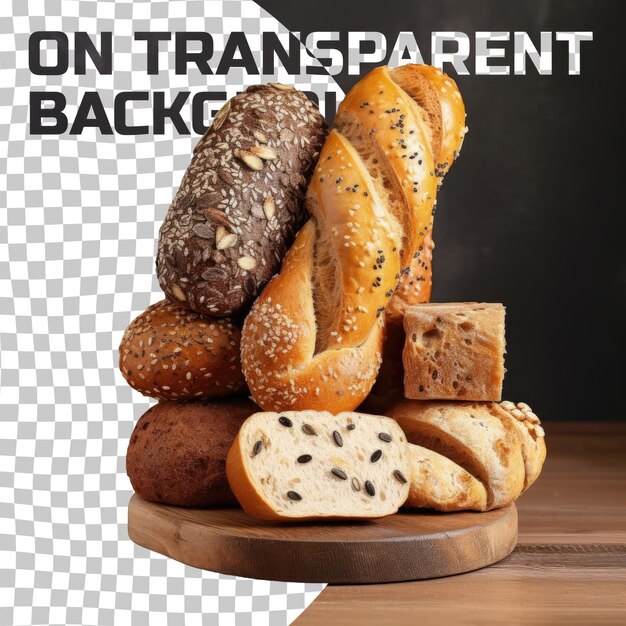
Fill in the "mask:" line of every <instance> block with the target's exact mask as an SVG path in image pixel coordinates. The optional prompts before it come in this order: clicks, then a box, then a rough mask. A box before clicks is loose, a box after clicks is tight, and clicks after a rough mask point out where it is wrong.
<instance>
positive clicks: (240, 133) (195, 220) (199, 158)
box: [156, 83, 326, 317]
mask: <svg viewBox="0 0 626 626" xmlns="http://www.w3.org/2000/svg"><path fill="white" fill-rule="evenodd" d="M325 137H326V125H325V123H324V120H323V118H322V116H321V114H320V112H319V110H318V109H317V108H316V107H315V106H314V105H313V104H312V103H311V102H310V101H309V99H308V98H307V96H306V95H305V94H304V93H302V92H300V91H297V90H295V89H293V88H292V87H287V86H285V85H280V84H277V83H274V84H269V85H256V86H253V87H249V88H248V89H247V90H246V91H245V92H244V93H242V94H239V95H237V96H235V97H234V98H232V99H231V100H229V101H228V102H227V103H226V104H225V105H224V106H223V107H222V109H221V110H220V111H219V112H218V114H217V115H216V116H215V119H214V120H213V124H212V126H211V127H210V128H209V129H208V130H207V132H206V133H205V134H204V136H203V137H202V138H201V139H200V141H199V142H198V144H197V145H196V147H195V150H194V154H193V157H192V160H191V163H190V165H189V167H188V168H187V171H186V172H185V175H184V176H183V179H182V181H181V184H180V188H179V190H178V193H177V194H176V196H175V197H174V200H173V202H172V204H171V206H170V208H169V210H168V212H167V215H166V216H165V219H164V221H163V225H162V226H161V229H160V232H159V242H158V251H157V261H156V271H157V277H158V279H159V284H160V285H161V288H162V289H163V291H164V292H165V294H166V296H167V297H168V298H169V299H170V300H172V301H173V302H177V303H179V304H183V305H184V306H185V307H187V308H189V309H192V310H194V311H197V312H199V313H205V314H208V315H212V316H215V317H226V316H230V315H235V314H245V313H246V312H247V311H248V309H249V308H250V305H251V304H252V301H253V300H254V298H255V297H256V295H257V294H258V293H259V291H260V290H261V289H262V287H263V285H265V283H266V282H267V281H268V280H269V279H270V277H271V276H272V275H273V274H274V273H275V272H276V270H277V269H278V267H279V266H280V263H281V262H282V260H283V257H284V254H285V252H286V250H287V249H288V248H289V246H290V245H291V244H292V243H293V240H294V237H295V234H296V232H297V230H298V229H299V228H300V227H301V226H302V224H303V223H304V221H305V219H306V211H305V210H304V207H303V199H304V194H305V191H306V186H307V183H308V180H309V178H310V176H311V174H312V172H313V168H314V166H315V163H316V161H317V158H318V156H319V152H320V149H321V147H322V143H323V141H324V138H325Z"/></svg>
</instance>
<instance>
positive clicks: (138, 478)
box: [126, 398, 258, 506]
mask: <svg viewBox="0 0 626 626" xmlns="http://www.w3.org/2000/svg"><path fill="white" fill-rule="evenodd" d="M256 411H258V407H257V406H256V405H255V404H253V403H252V402H250V400H247V399H246V398H233V399H229V400H217V401H213V402H206V401H205V402H161V403H159V404H157V405H156V406H153V407H152V408H151V409H149V410H148V411H147V412H146V413H144V415H143V416H142V417H141V418H140V419H139V421H138V422H137V425H136V426H135V429H134V431H133V433H132V435H131V437H130V442H129V444H128V452H127V454H126V473H127V474H128V477H129V478H130V482H131V484H132V486H133V489H134V490H135V491H136V492H137V493H138V494H139V495H140V496H142V497H143V498H145V499H146V500H151V501H152V502H162V503H164V504H173V505H177V506H224V505H233V504H236V500H235V497H234V496H233V494H232V492H231V490H230V487H229V486H228V481H227V479H226V455H227V454H228V450H229V448H230V446H231V444H232V443H233V441H234V439H235V436H236V435H237V432H238V431H239V427H240V426H241V424H243V422H244V421H245V420H246V419H247V418H248V417H249V416H250V415H252V414H253V413H254V412H256Z"/></svg>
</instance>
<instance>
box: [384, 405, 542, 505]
mask: <svg viewBox="0 0 626 626" xmlns="http://www.w3.org/2000/svg"><path fill="white" fill-rule="evenodd" d="M388 415H389V416H390V417H392V418H393V419H395V420H396V421H397V422H398V423H399V424H400V427H401V428H402V430H403V431H404V432H405V434H406V436H407V440H408V441H409V442H410V443H412V444H417V445H415V446H414V447H413V448H411V457H412V461H411V462H412V468H411V483H412V484H411V488H410V491H409V498H408V500H407V503H406V506H415V507H428V508H434V509H437V510H441V511H456V510H462V509H467V508H471V509H475V510H479V511H487V510H490V509H497V508H500V507H503V506H506V505H507V504H510V503H511V502H513V501H515V500H517V498H518V497H519V496H520V494H522V493H523V492H524V491H526V489H528V487H530V485H532V484H533V482H534V481H535V480H536V479H537V477H538V476H539V474H540V472H541V468H542V466H543V462H544V460H545V457H546V445H545V440H544V432H543V428H542V427H541V425H540V422H539V418H538V417H537V416H536V415H535V414H534V413H533V412H532V410H531V409H530V407H529V406H528V405H527V404H524V403H518V404H517V405H515V404H513V403H512V402H502V403H500V404H497V403H495V402H423V401H416V400H403V401H402V402H399V403H398V404H396V405H394V406H393V407H391V408H390V410H389V412H388ZM424 463H426V464H427V467H426V469H425V470H422V468H420V465H422V464H424ZM450 463H452V465H450ZM433 478H435V479H436V481H437V482H439V483H440V484H439V485H437V484H435V483H434V481H433ZM476 481H478V482H480V483H482V485H484V487H485V489H486V498H483V497H482V496H481V490H480V487H479V486H478V485H477V484H476Z"/></svg>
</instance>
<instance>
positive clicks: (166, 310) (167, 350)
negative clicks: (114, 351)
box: [119, 300, 246, 400]
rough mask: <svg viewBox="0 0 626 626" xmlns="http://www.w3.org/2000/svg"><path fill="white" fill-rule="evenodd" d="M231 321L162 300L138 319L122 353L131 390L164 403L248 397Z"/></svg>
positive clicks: (236, 332)
mask: <svg viewBox="0 0 626 626" xmlns="http://www.w3.org/2000/svg"><path fill="white" fill-rule="evenodd" d="M240 340H241V330H240V329H239V327H238V326H237V325H236V324H235V323H234V322H233V321H232V320H230V319H228V318H226V319H219V320H218V319H213V318H210V317H206V316H203V315H200V314H199V313H193V312H191V311H187V310H186V309H184V308H182V307H181V306H179V305H177V304H174V303H172V302H169V301H168V300H161V301H160V302H157V303H156V304H153V305H152V306H150V307H148V308H147V309H146V310H145V311H144V312H143V313H142V314H141V315H139V316H137V317H136V318H135V319H134V320H133V321H132V322H131V323H130V325H129V326H128V328H127V329H126V331H125V333H124V336H123V338H122V342H121V344H120V347H119V355H120V363H119V365H120V371H121V372H122V375H123V376H124V378H125V379H126V381H127V382H128V384H129V385H130V386H131V387H133V389H136V390H137V391H139V392H141V393H142V394H144V395H146V396H151V397H153V398H158V399H159V400H199V399H202V398H219V397H223V396H230V395H234V394H238V393H243V392H245V389H246V383H245V380H244V377H243V373H242V371H241V363H240V359H239V343H240Z"/></svg>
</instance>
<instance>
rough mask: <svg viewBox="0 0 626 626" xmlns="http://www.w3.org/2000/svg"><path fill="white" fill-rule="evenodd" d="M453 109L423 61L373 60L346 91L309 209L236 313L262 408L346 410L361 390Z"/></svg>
mask: <svg viewBox="0 0 626 626" xmlns="http://www.w3.org/2000/svg"><path fill="white" fill-rule="evenodd" d="M444 111H453V113H454V115H453V116H451V117H450V116H447V115H446V114H444ZM464 120H465V111H464V107H463V101H462V99H461V96H460V94H459V93H458V90H457V89H456V85H455V84H454V82H453V81H452V80H451V79H449V78H447V77H445V76H444V75H443V74H442V73H441V72H440V71H439V70H435V69H434V68H429V67H426V66H420V65H408V66H405V67H401V68H396V69H390V68H388V67H380V68H377V69H375V70H373V71H372V72H370V73H369V74H368V75H367V76H365V77H364V78H363V79H361V80H360V81H359V82H358V83H357V84H356V85H355V86H354V87H353V88H352V89H351V90H350V92H349V93H348V94H347V96H346V98H345V99H344V101H343V102H342V103H341V106H340V107H339V110H338V112H337V116H336V118H335V129H334V130H332V131H331V133H330V135H329V136H328V139H327V140H326V143H325V144H324V147H323V149H322V153H321V155H320V159H319V163H318V165H317V167H316V169H315V173H314V175H313V177H312V179H311V182H310V184H309V187H308V190H307V196H306V206H307V209H308V210H309V212H310V213H311V215H312V219H311V220H309V222H307V223H306V224H305V226H304V227H303V228H302V230H301V231H300V232H299V233H298V235H297V238H296V241H295V243H294V245H293V246H292V247H291V249H290V250H289V251H288V253H287V256H286V258H285V261H284V263H283V265H282V268H281V271H280V273H279V274H278V275H277V276H276V277H274V278H273V279H272V280H271V281H270V283H269V284H268V285H267V286H266V287H265V289H264V290H263V291H262V293H261V294H260V296H259V297H258V298H257V300H256V301H255V303H254V305H253V307H252V309H251V311H250V313H249V315H248V316H247V318H246V320H245V323H244V327H243V332H242V342H241V355H242V359H241V360H242V366H243V370H244V374H245V377H246V381H247V383H248V386H249V388H250V392H251V394H252V397H253V398H254V400H255V402H256V403H257V404H258V405H259V406H261V407H262V408H263V409H264V410H267V411H285V410H305V409H311V410H328V409H330V410H332V411H333V412H340V411H350V410H353V409H355V408H356V407H357V406H358V405H359V404H360V403H361V402H362V401H363V400H364V399H365V397H366V396H367V394H368V393H369V392H370V390H371V388H372V385H373V384H374V381H375V379H376V376H377V373H378V370H379V367H380V363H381V354H382V347H383V323H384V316H383V315H382V313H383V312H384V311H385V308H386V307H387V306H388V305H389V304H390V301H392V300H393V298H392V296H394V292H395V290H396V288H398V287H399V288H400V292H399V293H401V294H402V297H403V298H404V297H405V296H406V297H409V295H410V294H412V293H413V292H414V291H415V284H414V282H413V280H412V279H411V278H410V277H411V276H414V275H415V273H416V272H417V271H418V270H419V271H421V269H423V266H424V265H425V262H424V260H423V255H424V254H425V253H426V252H425V250H426V249H425V239H426V237H427V236H428V234H429V233H430V228H431V222H432V212H433V206H434V202H435V196H436V192H437V184H438V180H439V177H440V176H443V174H444V173H445V171H446V170H447V168H448V167H449V165H450V163H451V162H452V159H453V158H454V156H456V152H458V148H459V147H460V143H461V141H462V139H463V135H464V128H465V126H464ZM418 282H419V281H418ZM398 306H399V305H398ZM395 308H397V307H395Z"/></svg>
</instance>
